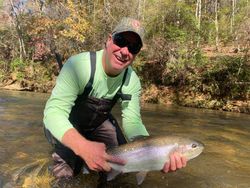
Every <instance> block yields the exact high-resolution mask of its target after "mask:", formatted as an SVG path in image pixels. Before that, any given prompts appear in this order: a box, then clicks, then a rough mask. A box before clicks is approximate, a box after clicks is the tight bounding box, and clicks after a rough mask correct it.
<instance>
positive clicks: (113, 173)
mask: <svg viewBox="0 0 250 188" xmlns="http://www.w3.org/2000/svg"><path fill="white" fill-rule="evenodd" d="M120 173H121V171H117V170H115V169H111V171H110V172H108V174H107V181H111V180H113V179H115V177H116V176H117V175H118V174H120Z"/></svg>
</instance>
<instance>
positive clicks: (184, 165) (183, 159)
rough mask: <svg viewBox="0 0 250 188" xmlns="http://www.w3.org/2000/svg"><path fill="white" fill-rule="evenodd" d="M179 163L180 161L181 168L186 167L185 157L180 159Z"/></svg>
mask: <svg viewBox="0 0 250 188" xmlns="http://www.w3.org/2000/svg"><path fill="white" fill-rule="evenodd" d="M181 161H182V167H186V165H187V159H186V157H183V156H182V157H181Z"/></svg>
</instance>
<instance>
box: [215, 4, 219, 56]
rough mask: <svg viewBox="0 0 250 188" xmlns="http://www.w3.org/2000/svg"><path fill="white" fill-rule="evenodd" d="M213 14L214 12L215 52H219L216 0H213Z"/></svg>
mask: <svg viewBox="0 0 250 188" xmlns="http://www.w3.org/2000/svg"><path fill="white" fill-rule="evenodd" d="M214 12H215V19H214V24H215V30H216V37H215V46H216V51H218V50H219V24H218V0H215V5H214Z"/></svg>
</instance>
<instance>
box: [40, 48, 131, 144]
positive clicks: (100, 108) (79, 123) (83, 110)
mask: <svg viewBox="0 0 250 188" xmlns="http://www.w3.org/2000/svg"><path fill="white" fill-rule="evenodd" d="M90 64H91V74H90V79H89V81H88V83H87V84H86V86H85V88H84V91H83V93H82V94H81V95H79V96H78V97H77V99H76V101H75V105H74V106H73V107H72V110H71V112H70V114H69V121H70V122H71V124H72V125H73V126H74V128H75V129H77V131H78V132H79V133H80V134H81V135H83V136H84V137H86V138H88V136H89V135H91V133H92V132H93V131H94V130H95V129H96V128H97V127H98V126H100V125H101V124H102V123H103V122H104V121H105V120H107V119H109V121H110V122H111V123H112V124H113V125H114V126H115V128H116V133H117V140H118V143H119V145H121V144H124V143H126V142H127V141H126V139H125V137H124V135H123V133H122V131H121V129H120V127H119V125H118V122H117V121H116V119H115V118H114V117H113V116H112V114H111V110H112V108H113V107H114V105H115V104H116V102H117V100H118V99H119V98H121V99H125V100H130V99H131V96H130V95H126V94H122V92H121V90H122V86H123V84H124V82H125V80H126V75H127V71H128V69H126V70H125V73H124V76H123V79H122V83H121V85H120V88H119V90H118V92H117V93H116V94H115V96H114V97H113V99H111V100H109V99H98V98H95V97H92V96H89V93H90V92H91V90H92V85H93V81H94V76H95V70H96V53H95V52H90ZM44 131H45V136H46V138H47V140H48V141H49V142H50V143H51V144H52V145H58V144H59V145H60V144H61V143H60V142H59V141H58V140H56V139H55V138H54V137H53V136H52V134H51V133H50V132H49V130H47V129H46V128H45V129H44Z"/></svg>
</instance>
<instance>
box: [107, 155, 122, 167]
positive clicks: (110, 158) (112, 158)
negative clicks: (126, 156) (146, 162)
mask: <svg viewBox="0 0 250 188" xmlns="http://www.w3.org/2000/svg"><path fill="white" fill-rule="evenodd" d="M106 160H107V161H108V162H112V163H116V164H120V165H125V164H126V161H125V160H123V159H121V158H119V157H115V156H112V155H108V154H107V155H106Z"/></svg>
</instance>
